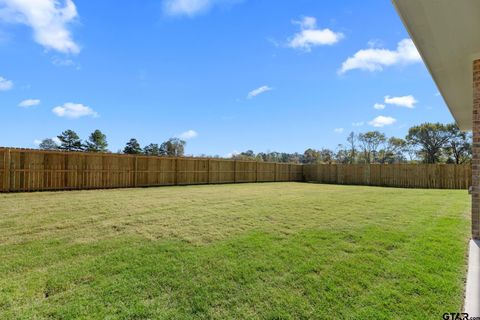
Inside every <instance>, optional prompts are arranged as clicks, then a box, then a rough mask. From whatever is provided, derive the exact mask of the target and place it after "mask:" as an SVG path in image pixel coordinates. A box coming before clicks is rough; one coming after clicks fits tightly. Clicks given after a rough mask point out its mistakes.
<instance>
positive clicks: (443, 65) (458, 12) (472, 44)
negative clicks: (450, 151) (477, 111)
mask: <svg viewBox="0 0 480 320" xmlns="http://www.w3.org/2000/svg"><path fill="white" fill-rule="evenodd" d="M392 2H393V4H394V6H395V8H396V9H397V12H398V14H399V15H400V17H401V19H402V21H403V23H404V25H405V27H406V28H407V30H408V32H409V33H410V36H411V38H412V40H413V42H414V43H415V45H416V47H417V49H418V51H419V52H420V55H421V56H422V58H423V61H424V62H425V64H426V65H427V68H428V70H429V71H430V74H431V75H432V77H433V80H434V81H435V83H436V84H437V87H438V89H439V91H440V93H441V94H442V96H443V98H444V100H445V102H446V104H447V105H448V108H449V109H450V112H451V113H452V115H453V117H454V118H455V121H456V122H457V124H458V126H459V127H460V129H462V130H470V129H471V128H472V108H473V90H472V85H473V83H472V62H473V60H475V59H480V0H392Z"/></svg>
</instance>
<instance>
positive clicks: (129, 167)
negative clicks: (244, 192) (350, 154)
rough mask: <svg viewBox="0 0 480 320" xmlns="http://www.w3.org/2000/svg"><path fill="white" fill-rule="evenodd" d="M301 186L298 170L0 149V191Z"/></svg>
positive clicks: (265, 165)
mask: <svg viewBox="0 0 480 320" xmlns="http://www.w3.org/2000/svg"><path fill="white" fill-rule="evenodd" d="M280 181H303V166H302V165H298V164H285V163H265V162H254V161H240V160H227V159H205V158H167V157H155V156H142V155H138V156H137V155H120V154H109V153H82V152H58V151H40V150H29V149H9V148H0V192H24V191H43V190H80V189H103V188H129V187H148V186H172V185H194V184H218V183H243V182H280Z"/></svg>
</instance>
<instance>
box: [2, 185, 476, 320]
mask: <svg viewBox="0 0 480 320" xmlns="http://www.w3.org/2000/svg"><path fill="white" fill-rule="evenodd" d="M468 199H469V198H468V194H467V192H466V191H451V190H415V189H394V188H375V187H359V186H333V185H319V184H302V183H266V184H239V185H214V186H188V187H164V188H150V189H123V190H100V191H74V192H55V193H25V194H3V195H0V318H1V319H12V318H13V319H14V318H23V319H29V318H79V317H80V318H82V317H83V318H108V317H110V318H121V319H125V318H175V319H190V318H192V317H197V318H218V319H228V318H266V319H280V318H286V319H298V318H305V319H307V318H318V319H325V318H327V319H330V318H351V319H393V318H395V319H421V318H426V319H439V318H441V315H442V314H443V313H445V312H454V311H459V310H460V308H461V305H462V298H463V281H464V274H465V254H466V246H467V238H468V236H469V220H468V214H467V212H468V210H469V201H468Z"/></svg>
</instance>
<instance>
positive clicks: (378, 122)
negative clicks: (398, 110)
mask: <svg viewBox="0 0 480 320" xmlns="http://www.w3.org/2000/svg"><path fill="white" fill-rule="evenodd" d="M395 122H397V120H396V119H395V118H392V117H384V116H378V117H376V118H375V119H373V120H372V121H370V122H369V123H368V124H369V125H371V126H374V127H376V128H381V127H385V126H388V125H391V124H394V123H395Z"/></svg>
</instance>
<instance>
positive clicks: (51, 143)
mask: <svg viewBox="0 0 480 320" xmlns="http://www.w3.org/2000/svg"><path fill="white" fill-rule="evenodd" d="M57 138H58V143H57V142H56V141H55V140H54V139H50V138H49V139H44V140H42V142H41V143H40V144H39V148H40V149H42V150H62V151H80V152H110V150H108V142H107V136H106V135H105V134H104V133H103V132H102V131H100V130H95V131H94V132H92V133H91V134H90V135H89V136H88V139H87V140H84V141H82V139H80V137H79V136H78V134H77V133H76V132H75V131H73V130H65V131H63V132H62V133H61V134H60V135H58V136H57ZM186 144H187V143H186V142H185V141H184V140H181V139H178V138H170V139H168V140H167V141H165V142H163V143H161V144H158V143H150V144H149V145H147V146H145V147H143V148H142V146H141V145H140V143H139V142H138V140H137V139H135V138H132V139H130V140H129V141H128V142H127V143H126V144H125V147H124V148H123V150H119V151H118V152H117V153H124V154H143V155H149V156H169V157H182V156H184V154H185V146H186Z"/></svg>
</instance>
